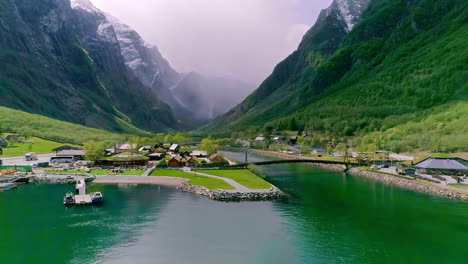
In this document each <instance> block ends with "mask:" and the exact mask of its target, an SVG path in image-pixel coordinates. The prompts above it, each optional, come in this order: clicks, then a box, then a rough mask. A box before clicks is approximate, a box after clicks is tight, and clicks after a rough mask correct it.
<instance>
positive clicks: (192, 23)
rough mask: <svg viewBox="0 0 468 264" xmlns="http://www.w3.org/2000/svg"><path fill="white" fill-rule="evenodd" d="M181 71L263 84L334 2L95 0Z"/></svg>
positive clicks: (93, 0) (276, 0) (298, 0)
mask: <svg viewBox="0 0 468 264" xmlns="http://www.w3.org/2000/svg"><path fill="white" fill-rule="evenodd" d="M91 1H92V2H93V3H94V4H95V5H96V6H97V7H98V8H99V9H101V10H103V11H105V12H108V13H110V14H112V15H114V16H115V17H117V18H119V19H120V20H122V21H123V22H124V23H126V24H128V25H129V26H131V27H133V28H134V29H135V30H136V31H138V32H139V33H140V34H141V35H142V37H143V38H144V39H145V40H146V41H147V42H149V43H151V44H155V45H157V46H158V48H159V49H160V50H161V53H162V55H163V56H164V57H165V58H166V59H168V60H169V62H170V63H171V65H172V66H173V67H174V68H175V69H176V70H178V71H180V72H189V71H197V72H200V73H202V74H205V75H214V76H227V77H233V78H236V79H241V80H245V81H248V82H252V83H254V84H257V85H258V84H259V83H260V82H261V81H263V80H264V79H265V78H266V77H267V76H268V75H269V74H270V73H271V72H272V70H273V68H274V66H275V65H276V64H277V63H278V62H280V61H281V60H282V59H284V58H285V57H286V56H288V55H289V54H290V53H291V52H292V51H294V50H295V49H296V48H297V46H298V44H299V42H300V40H301V39H302V36H303V35H304V33H305V32H306V31H307V30H308V29H309V28H310V27H311V26H312V25H313V24H314V22H315V20H316V19H317V16H318V14H319V12H320V10H321V9H323V8H326V7H328V6H329V5H330V4H331V2H332V0H91Z"/></svg>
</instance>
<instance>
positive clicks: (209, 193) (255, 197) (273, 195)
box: [177, 183, 286, 201]
mask: <svg viewBox="0 0 468 264" xmlns="http://www.w3.org/2000/svg"><path fill="white" fill-rule="evenodd" d="M177 189H179V190H181V191H183V192H190V193H194V194H197V195H202V196H205V197H208V198H210V199H213V200H218V201H261V200H276V199H283V198H285V197H286V195H285V194H284V193H283V192H282V191H281V190H279V189H277V188H272V189H270V190H265V191H258V192H255V191H253V192H232V191H223V190H217V191H213V190H209V189H207V188H205V187H201V186H195V185H191V184H188V183H186V184H182V185H180V186H179V187H177Z"/></svg>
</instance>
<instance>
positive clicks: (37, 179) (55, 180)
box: [29, 173, 96, 184]
mask: <svg viewBox="0 0 468 264" xmlns="http://www.w3.org/2000/svg"><path fill="white" fill-rule="evenodd" d="M69 176H70V177H73V179H70V178H68V179H67V177H69ZM77 177H80V178H85V181H86V182H91V181H93V180H94V179H96V176H94V175H92V174H88V173H68V174H66V173H63V174H62V173H60V174H59V173H54V174H53V177H48V175H46V174H42V175H36V176H32V177H30V178H29V182H30V183H48V184H75V183H76V180H77Z"/></svg>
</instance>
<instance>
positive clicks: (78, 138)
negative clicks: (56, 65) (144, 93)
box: [0, 107, 153, 145]
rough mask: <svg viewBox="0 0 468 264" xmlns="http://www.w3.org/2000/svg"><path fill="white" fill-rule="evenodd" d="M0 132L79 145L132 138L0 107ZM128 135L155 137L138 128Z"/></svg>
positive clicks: (127, 135)
mask: <svg viewBox="0 0 468 264" xmlns="http://www.w3.org/2000/svg"><path fill="white" fill-rule="evenodd" d="M0 132H15V133H18V134H23V135H24V134H28V135H32V136H37V137H41V138H47V139H50V140H55V141H61V142H73V143H78V144H81V143H84V142H86V141H91V140H94V141H103V140H105V141H106V142H112V143H113V142H119V141H122V140H124V139H125V138H128V137H130V135H129V134H117V133H112V132H109V131H106V130H103V129H96V128H90V127H86V126H82V125H77V124H73V123H70V122H65V121H59V120H56V119H52V118H49V117H45V116H41V115H36V114H30V113H26V112H23V111H18V110H14V109H10V108H6V107H0ZM128 133H131V134H132V135H138V136H142V137H144V136H152V135H153V134H151V133H148V132H145V131H142V130H139V129H136V128H133V129H131V128H129V129H128ZM4 135H5V134H4ZM62 145H63V144H62Z"/></svg>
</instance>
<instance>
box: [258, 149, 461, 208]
mask: <svg viewBox="0 0 468 264" xmlns="http://www.w3.org/2000/svg"><path fill="white" fill-rule="evenodd" d="M250 151H252V152H254V153H258V154H260V155H265V156H270V157H275V158H280V159H285V160H288V159H308V158H305V157H300V156H292V155H289V154H286V153H276V152H270V151H263V150H250ZM308 164H310V165H312V166H315V167H320V168H323V169H326V170H332V171H338V172H346V173H349V174H351V175H353V176H357V177H364V178H367V179H371V180H375V181H378V182H382V183H384V184H388V185H393V186H397V187H400V188H402V189H406V190H413V191H416V192H421V193H426V194H430V195H434V196H438V197H443V198H449V199H454V200H462V201H468V195H465V194H461V193H458V192H455V191H451V190H448V189H444V188H438V187H436V186H431V185H426V184H422V183H419V182H417V181H412V180H409V179H405V178H401V177H397V176H392V175H387V174H383V173H378V172H371V171H367V170H365V169H363V168H359V167H352V168H350V169H349V170H347V169H346V166H345V165H339V164H322V163H308Z"/></svg>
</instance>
